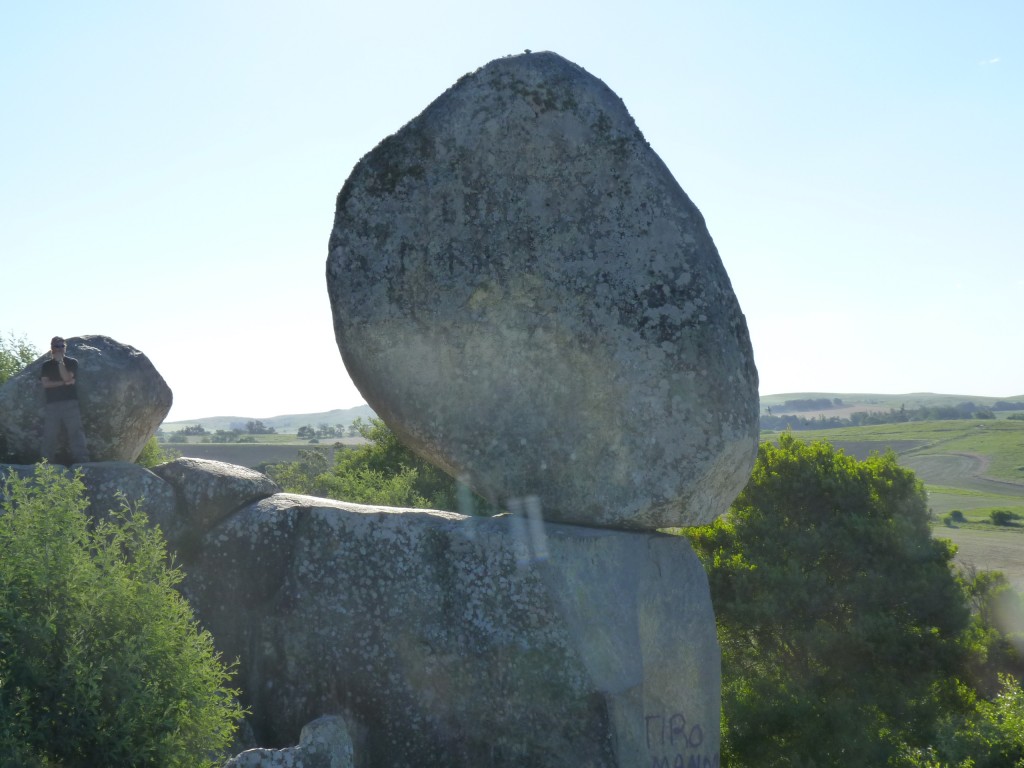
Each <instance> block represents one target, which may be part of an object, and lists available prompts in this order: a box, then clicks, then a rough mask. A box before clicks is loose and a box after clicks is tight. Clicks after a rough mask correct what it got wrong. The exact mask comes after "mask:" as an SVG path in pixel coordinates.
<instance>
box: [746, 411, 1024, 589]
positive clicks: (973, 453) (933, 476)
mask: <svg viewBox="0 0 1024 768" xmlns="http://www.w3.org/2000/svg"><path fill="white" fill-rule="evenodd" d="M793 434H794V435H795V436H796V437H797V438H799V439H800V440H804V441H808V442H810V441H813V440H822V439H823V440H828V441H829V442H830V443H832V444H833V445H834V446H835V447H836V448H837V449H841V450H843V451H845V452H846V453H848V454H850V455H852V456H856V457H858V458H866V457H867V456H868V455H870V454H871V453H872V452H873V451H877V452H879V453H881V452H884V451H886V450H892V451H893V452H894V453H895V454H896V457H897V460H898V461H899V463H900V465H902V466H904V467H907V468H908V469H911V470H913V471H914V473H915V474H916V475H917V477H918V479H919V480H921V482H923V483H924V486H925V491H926V492H927V494H928V506H929V508H930V510H931V512H932V515H933V518H934V520H935V522H934V528H933V530H934V534H935V536H936V537H939V538H947V539H950V540H952V541H953V543H954V544H956V545H957V547H958V548H959V551H958V554H957V559H958V561H960V562H962V563H964V564H970V565H973V566H976V567H977V568H979V569H983V570H995V571H1002V572H1003V573H1005V574H1006V576H1007V578H1008V579H1010V581H1011V582H1012V583H1013V584H1014V586H1016V587H1017V589H1019V590H1021V591H1024V528H1022V527H1020V526H996V525H993V524H992V523H991V521H990V518H989V513H990V512H992V511H993V510H996V509H1001V510H1008V511H1010V512H1014V513H1017V514H1019V515H1021V516H1022V517H1024V422H1022V421H1008V420H1004V419H1000V420H986V421H978V420H962V421H923V422H906V423H902V424H885V425H879V426H867V427H847V428H842V429H826V430H806V431H795V432H794V433H793ZM773 436H774V435H773V434H772V433H764V434H763V435H762V438H764V439H771V438H772V437H773ZM954 510H959V511H960V512H962V513H963V514H964V516H965V518H966V521H967V522H966V523H964V524H959V525H957V527H949V526H946V525H944V524H943V523H942V518H943V516H944V515H946V514H948V513H950V512H952V511H954Z"/></svg>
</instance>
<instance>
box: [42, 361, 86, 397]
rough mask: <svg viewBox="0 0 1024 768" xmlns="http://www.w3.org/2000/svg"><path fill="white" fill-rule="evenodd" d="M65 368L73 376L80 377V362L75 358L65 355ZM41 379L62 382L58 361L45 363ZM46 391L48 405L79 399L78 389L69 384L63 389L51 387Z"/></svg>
mask: <svg viewBox="0 0 1024 768" xmlns="http://www.w3.org/2000/svg"><path fill="white" fill-rule="evenodd" d="M64 367H65V368H67V369H68V372H69V373H70V374H71V375H72V376H77V375H78V361H77V360H75V358H73V357H67V356H66V355H65V357H64ZM40 377H41V378H44V379H49V380H50V381H60V380H61V376H60V369H59V368H58V367H57V361H56V360H47V361H46V362H45V363H43V371H42V373H41V374H40ZM44 391H45V392H46V402H48V403H60V402H63V401H64V400H77V399H78V387H77V385H75V384H68V385H65V386H63V387H50V388H48V389H46V390H44Z"/></svg>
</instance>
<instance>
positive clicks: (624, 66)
mask: <svg viewBox="0 0 1024 768" xmlns="http://www.w3.org/2000/svg"><path fill="white" fill-rule="evenodd" d="M527 48H529V49H532V50H552V51H555V52H557V53H559V54H561V55H563V56H565V57H566V58H568V59H570V60H572V61H574V62H576V63H577V64H579V65H581V66H583V67H585V68H586V69H587V70H588V71H590V72H591V73H593V74H594V75H596V76H597V77H599V78H601V79H602V80H604V81H605V82H606V83H607V84H608V85H609V86H610V87H611V88H612V89H613V90H615V91H616V92H617V93H618V95H619V96H620V97H622V99H623V100H624V101H625V103H626V106H627V107H628V108H629V110H630V112H631V113H632V115H633V116H634V118H635V119H636V121H637V123H638V125H639V126H640V129H641V130H642V131H643V132H644V134H645V135H646V137H647V139H648V140H649V141H650V143H651V145H652V146H653V147H654V149H655V150H656V151H657V152H658V153H659V154H660V155H661V157H662V159H663V160H664V161H665V162H666V164H667V165H668V167H669V168H670V169H671V170H672V172H673V173H674V174H675V176H676V178H677V179H678V181H679V183H680V185H681V186H682V187H683V189H685V190H686V192H687V193H688V194H689V196H690V197H691V199H693V201H694V202H695V203H696V205H697V206H698V207H699V208H700V209H701V211H702V212H703V214H704V217H705V219H706V220H707V223H708V227H709V229H710V231H711V234H712V236H713V237H714V239H715V241H716V243H717V245H718V248H719V251H720V253H721V256H722V259H723V261H724V263H725V266H726V269H727V270H728V272H729V275H730V277H731V278H732V281H733V286H734V288H735V289H736V293H737V295H738V297H739V300H740V304H741V305H742V307H743V310H744V312H745V314H746V316H747V322H748V325H749V327H750V331H751V336H752V339H753V343H754V353H755V358H756V361H757V365H758V369H759V371H760V376H761V393H762V394H765V395H767V394H776V393H783V392H811V391H823V392H885V393H903V392H912V391H931V392H943V393H950V394H971V395H991V396H1000V397H1002V396H1011V395H1019V394H1024V354H1022V353H1021V344H1020V335H1021V331H1022V329H1024V246H1022V243H1024V146H1022V142H1024V3H1020V2H1018V1H1017V0H1012V1H1006V2H978V3H965V2H960V1H958V2H942V1H939V2H923V1H922V2H898V3H894V2H891V1H886V2H873V1H868V2H864V1H863V0H860V1H858V2H846V3H838V2H820V1H817V0H816V1H815V2H775V3H760V2H753V0H751V1H750V2H744V3H739V2H710V1H709V2H701V3H696V2H687V1H684V0H674V1H672V2H643V0H638V2H636V3H632V4H627V3H624V2H622V1H621V0H616V2H593V1H590V2H559V0H543V2H538V1H537V0H524V1H522V2H515V3H502V4H491V3H481V2H479V0H473V1H472V2H469V1H468V0H455V1H450V2H445V1H444V0H441V1H440V2H434V3H423V2H404V1H403V2H379V3H365V2H360V3H350V2H339V1H337V0H334V1H332V2H327V1H326V0H325V1H322V2H321V1H316V2H304V1H303V0H296V2H294V3H281V2H263V1H262V0H250V1H249V2H240V1H239V2H226V1H224V0H202V1H201V2H200V1H199V0H179V1H178V2H174V3H150V2H126V1H122V2H106V1H104V0H96V1H95V2H89V3H82V2H51V1H49V0H36V1H35V2H31V3H8V4H7V5H6V7H5V9H4V12H3V17H2V22H0V104H2V109H3V119H2V120H0V146H2V148H3V150H2V151H3V155H2V158H3V159H2V161H0V260H2V269H0V285H2V291H0V295H2V298H0V302H2V303H0V333H4V334H6V332H8V331H10V332H13V333H15V334H16V335H19V336H22V335H24V336H27V337H29V339H30V340H31V341H32V342H33V343H38V345H39V348H40V351H42V349H43V348H45V347H46V345H47V342H48V340H49V338H50V336H52V335H54V334H62V335H65V336H76V335H84V334H102V335H106V336H111V337H113V338H115V339H117V340H118V341H121V342H124V343H126V344H131V345H132V346H135V347H137V348H139V349H140V350H142V351H143V352H145V353H146V354H147V355H148V356H149V358H150V359H151V360H152V361H153V363H154V364H155V365H156V367H157V369H158V370H159V371H160V372H161V374H163V376H164V378H165V379H166V380H167V382H168V384H169V385H170V386H171V388H172V389H173V391H174V399H175V404H174V407H173V409H172V411H171V413H170V416H169V419H170V420H186V419H190V418H199V417H203V416H215V415H234V416H247V417H254V418H263V417H270V416H275V415H279V414H284V413H304V412H314V411H321V410H329V409H332V408H344V407H349V406H352V405H357V404H359V403H360V402H362V398H361V397H360V395H359V393H358V391H357V390H356V389H355V387H354V386H353V385H352V383H351V382H350V381H349V379H348V376H347V375H346V373H345V369H344V366H343V365H342V363H341V358H340V355H339V353H338V350H337V347H336V345H335V341H334V333H333V327H332V323H331V314H330V308H329V306H328V304H327V293H326V288H325V283H324V263H325V259H326V255H327V239H328V236H329V234H330V230H331V225H332V220H333V213H334V198H335V195H336V194H337V192H338V190H339V189H340V188H341V185H342V184H343V182H344V181H345V178H346V177H347V175H348V173H349V172H350V170H351V169H352V167H353V165H354V164H355V163H356V162H357V161H358V160H359V158H360V157H361V156H362V155H363V154H365V153H366V152H367V151H369V150H370V149H372V148H373V147H374V146H375V145H376V144H377V143H378V142H379V141H380V140H381V139H382V138H383V137H385V136H386V135H388V134H390V133H393V132H394V131H396V130H397V129H398V128H400V127H401V126H402V125H403V124H404V123H405V122H407V121H408V120H409V119H411V118H412V117H414V116H415V115H417V114H418V113H419V112H420V111H421V110H422V109H423V108H424V107H425V106H426V105H427V104H428V103H429V102H430V101H431V100H433V99H434V98H435V97H436V96H438V95H439V94H440V93H441V92H442V91H444V90H445V89H446V88H447V87H448V86H450V85H451V84H452V83H454V82H455V80H457V79H458V78H459V77H460V76H461V75H463V74H464V73H466V72H468V71H471V70H473V69H476V68H477V67H479V66H482V65H483V64H485V63H487V62H488V61H490V60H491V59H494V58H498V57H500V56H503V55H506V54H510V53H518V52H521V51H523V50H524V49H527Z"/></svg>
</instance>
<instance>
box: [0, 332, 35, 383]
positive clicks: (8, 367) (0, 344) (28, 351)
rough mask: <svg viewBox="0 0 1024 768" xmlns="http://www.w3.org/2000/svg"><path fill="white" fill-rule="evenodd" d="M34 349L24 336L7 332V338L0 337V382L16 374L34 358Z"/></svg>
mask: <svg viewBox="0 0 1024 768" xmlns="http://www.w3.org/2000/svg"><path fill="white" fill-rule="evenodd" d="M36 357H38V355H36V353H35V350H34V349H32V347H30V346H29V343H28V340H27V339H26V338H24V337H16V336H15V335H14V334H13V333H8V334H7V338H6V339H5V338H3V337H0V384H3V383H4V382H5V381H7V380H8V379H9V378H11V376H13V375H14V374H16V373H17V372H18V371H20V370H21V369H22V368H24V367H25V366H26V365H28V364H29V363H31V362H32V361H33V360H35V359H36Z"/></svg>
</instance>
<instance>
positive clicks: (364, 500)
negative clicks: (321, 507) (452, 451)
mask: <svg viewBox="0 0 1024 768" xmlns="http://www.w3.org/2000/svg"><path fill="white" fill-rule="evenodd" d="M353 426H355V428H356V429H357V430H358V431H359V435H360V436H361V437H363V438H365V439H366V440H367V443H366V444H365V445H361V446H359V447H358V448H352V449H348V450H343V451H341V450H339V451H336V452H335V454H334V457H335V458H334V464H333V466H332V465H331V462H330V459H329V458H328V457H327V454H326V452H325V451H321V450H318V449H311V450H304V451H299V460H298V461H293V462H287V463H283V464H278V465H276V466H273V467H268V468H267V474H269V475H270V476H271V477H272V478H273V479H274V480H275V481H276V482H277V483H278V484H279V485H280V486H281V487H282V488H284V489H285V490H286V491H288V492H289V493H304V494H309V495H312V496H321V497H326V498H329V499H339V500H342V501H351V502H355V503H357V504H384V505H387V506H392V507H419V508H431V509H445V510H450V511H458V512H463V513H474V514H493V513H494V511H495V510H494V509H493V508H492V507H491V505H489V504H488V503H487V502H486V501H484V499H482V498H480V497H479V496H475V495H472V494H469V493H465V492H464V490H465V489H463V492H462V493H461V494H460V489H459V485H458V483H457V481H456V480H454V479H453V478H451V477H449V476H448V475H446V474H445V473H444V472H442V471H441V470H439V469H438V468H437V467H435V466H433V465H432V464H430V463H428V462H426V461H424V460H423V459H421V458H420V457H419V456H417V455H415V454H414V453H413V452H412V451H410V450H409V449H408V448H406V447H405V446H404V445H403V444H402V443H401V442H400V441H399V440H398V437H397V436H396V435H395V434H394V433H393V432H392V431H391V429H390V428H388V426H387V424H385V423H384V422H383V421H381V420H380V419H376V418H374V419H371V420H370V422H369V423H368V424H367V423H365V422H363V421H362V420H361V419H356V421H355V422H354V425H353ZM310 442H313V441H312V440H311V441H310ZM460 501H461V503H460ZM467 502H468V503H467ZM467 507H469V508H467Z"/></svg>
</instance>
